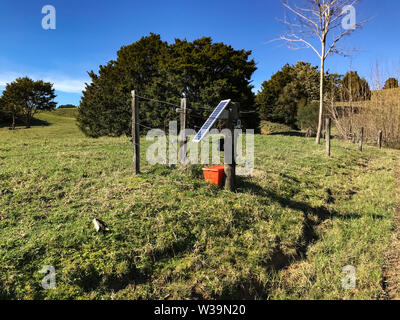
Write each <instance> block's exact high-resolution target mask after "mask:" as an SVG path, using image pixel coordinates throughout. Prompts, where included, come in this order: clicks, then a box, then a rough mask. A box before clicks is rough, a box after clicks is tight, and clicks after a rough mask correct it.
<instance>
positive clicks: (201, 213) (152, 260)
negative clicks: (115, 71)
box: [0, 110, 399, 299]
mask: <svg viewBox="0 0 400 320" xmlns="http://www.w3.org/2000/svg"><path fill="white" fill-rule="evenodd" d="M65 112H66V111H65V110H64V111H63V114H57V111H56V112H54V113H42V114H39V115H38V116H37V118H39V119H40V120H42V121H43V123H46V122H47V124H48V125H43V126H35V127H32V128H31V129H24V128H22V127H21V128H18V130H15V131H9V130H8V129H7V128H2V129H0V191H1V190H2V191H3V192H2V193H0V298H2V299H187V298H192V299H221V298H228V299H231V298H239V299H377V298H380V297H381V295H382V287H381V281H382V265H383V258H384V252H385V250H386V247H387V245H388V242H389V239H390V233H391V228H392V221H393V214H394V207H395V205H396V178H395V173H394V171H395V170H394V168H395V165H396V162H397V160H398V154H399V153H398V151H392V150H383V151H379V150H378V149H377V148H374V147H365V150H364V152H363V153H360V152H358V150H357V147H356V146H355V145H353V144H349V143H344V142H339V141H337V140H334V141H333V145H332V153H333V156H332V157H331V158H327V157H326V156H325V154H324V147H323V146H316V145H315V143H314V139H306V138H303V137H297V136H289V135H284V134H282V135H279V134H276V135H264V136H261V135H259V136H256V138H255V143H256V150H255V156H256V169H257V170H256V174H255V175H254V176H253V177H241V178H239V179H238V180H239V181H238V190H237V192H236V193H231V192H228V191H223V190H220V189H218V188H217V187H215V186H212V185H208V184H207V183H206V182H204V181H203V179H202V177H201V170H199V168H198V167H192V168H182V167H177V168H166V167H163V166H149V165H147V164H146V163H145V152H146V148H145V146H146V145H147V144H148V142H146V141H145V139H144V138H143V139H142V145H143V147H142V148H141V154H142V166H143V168H142V171H143V174H141V175H139V176H136V177H134V176H132V174H131V171H132V163H131V159H132V152H131V145H130V143H129V138H127V137H120V138H100V139H91V138H87V137H85V136H83V134H81V133H80V132H79V130H78V128H77V127H76V124H75V120H74V118H73V115H70V116H69V115H66V114H64V113H65ZM4 191H6V192H4ZM330 194H331V196H330ZM94 217H98V218H100V219H102V220H104V221H105V222H106V223H107V224H108V226H109V227H110V229H111V232H109V233H107V234H102V233H96V231H95V230H94V227H93V225H92V219H93V218H94ZM45 265H52V266H54V267H55V270H56V281H57V282H56V288H55V289H50V290H44V289H43V288H42V287H41V281H42V278H43V276H44V275H43V274H41V273H39V271H40V270H41V269H42V267H43V266H45ZM346 265H351V266H354V267H355V268H356V279H357V282H356V289H354V290H344V289H343V288H342V279H343V277H344V276H345V275H344V274H343V273H342V268H343V267H344V266H346Z"/></svg>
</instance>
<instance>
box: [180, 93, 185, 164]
mask: <svg viewBox="0 0 400 320" xmlns="http://www.w3.org/2000/svg"><path fill="white" fill-rule="evenodd" d="M186 104H187V100H186V98H182V99H181V109H180V138H179V161H180V162H181V163H183V161H184V160H185V157H186V148H187V146H186V134H185V129H186Z"/></svg>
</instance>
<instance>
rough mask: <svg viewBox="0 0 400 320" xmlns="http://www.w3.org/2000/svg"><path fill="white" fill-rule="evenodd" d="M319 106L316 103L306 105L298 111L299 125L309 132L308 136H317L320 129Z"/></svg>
mask: <svg viewBox="0 0 400 320" xmlns="http://www.w3.org/2000/svg"><path fill="white" fill-rule="evenodd" d="M318 115H319V105H318V103H316V102H313V103H310V104H307V105H305V106H304V107H301V108H299V110H298V111H297V125H298V126H299V127H300V129H301V130H304V131H306V132H307V136H308V137H311V136H315V135H316V133H317V128H318Z"/></svg>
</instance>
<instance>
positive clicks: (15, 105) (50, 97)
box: [0, 77, 56, 127]
mask: <svg viewBox="0 0 400 320" xmlns="http://www.w3.org/2000/svg"><path fill="white" fill-rule="evenodd" d="M55 97H56V96H55V94H54V89H53V85H52V84H51V83H49V82H44V81H42V80H39V81H33V80H31V79H29V78H28V77H25V78H18V79H16V80H15V81H14V82H11V83H8V84H7V85H6V88H5V90H4V91H3V95H2V97H1V101H0V106H1V107H2V110H3V111H4V112H6V113H9V114H11V115H12V117H13V118H14V117H15V116H18V115H20V116H23V117H24V118H25V124H26V126H27V127H30V124H31V121H32V118H33V116H34V115H35V113H36V112H38V111H43V110H52V109H54V108H55V107H56V102H54V98H55Z"/></svg>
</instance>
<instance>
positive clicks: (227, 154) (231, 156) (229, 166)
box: [224, 103, 239, 191]
mask: <svg viewBox="0 0 400 320" xmlns="http://www.w3.org/2000/svg"><path fill="white" fill-rule="evenodd" d="M238 117H239V104H238V103H232V107H231V109H230V110H229V116H228V121H227V129H228V130H229V131H230V135H231V136H230V138H229V137H225V139H226V140H225V141H228V142H229V143H230V146H227V147H225V148H224V172H225V189H226V190H229V191H235V190H236V142H235V128H234V125H233V120H234V119H237V118H238Z"/></svg>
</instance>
